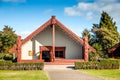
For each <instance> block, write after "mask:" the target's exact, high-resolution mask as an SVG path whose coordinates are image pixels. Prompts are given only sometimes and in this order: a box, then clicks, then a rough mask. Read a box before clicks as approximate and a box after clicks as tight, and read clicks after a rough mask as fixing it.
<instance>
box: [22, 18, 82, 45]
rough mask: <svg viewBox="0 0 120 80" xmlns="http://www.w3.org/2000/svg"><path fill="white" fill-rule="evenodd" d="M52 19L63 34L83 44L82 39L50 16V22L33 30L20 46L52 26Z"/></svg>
mask: <svg viewBox="0 0 120 80" xmlns="http://www.w3.org/2000/svg"><path fill="white" fill-rule="evenodd" d="M52 19H54V20H55V24H56V25H58V26H59V27H60V28H61V29H63V30H64V31H65V32H67V33H68V34H69V35H71V36H72V37H73V38H74V39H75V40H77V41H78V42H80V43H81V44H83V39H81V38H80V37H79V36H77V35H76V34H75V33H73V32H72V31H71V30H70V29H68V28H67V27H66V26H64V25H63V24H62V23H61V22H60V21H58V20H57V19H56V18H55V16H52V18H51V19H50V20H48V21H47V22H46V23H44V24H43V25H42V26H40V27H39V28H38V29H37V30H35V31H34V32H33V33H31V34H30V35H29V36H27V37H26V38H25V39H24V40H23V41H22V44H24V43H26V42H27V41H28V40H30V39H32V38H33V37H34V36H36V35H37V34H38V33H40V32H41V31H43V30H44V29H45V28H46V27H48V26H49V25H51V24H52Z"/></svg>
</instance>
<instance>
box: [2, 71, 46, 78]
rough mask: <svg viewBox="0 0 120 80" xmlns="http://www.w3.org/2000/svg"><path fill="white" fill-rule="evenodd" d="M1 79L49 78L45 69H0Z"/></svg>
mask: <svg viewBox="0 0 120 80" xmlns="http://www.w3.org/2000/svg"><path fill="white" fill-rule="evenodd" d="M0 80H48V77H47V76H46V74H45V72H44V71H40V70H31V71H12V70H0Z"/></svg>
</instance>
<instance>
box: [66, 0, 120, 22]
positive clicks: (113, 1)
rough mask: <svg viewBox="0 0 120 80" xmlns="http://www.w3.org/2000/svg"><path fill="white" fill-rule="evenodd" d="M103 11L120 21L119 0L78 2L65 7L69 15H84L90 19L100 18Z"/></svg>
mask: <svg viewBox="0 0 120 80" xmlns="http://www.w3.org/2000/svg"><path fill="white" fill-rule="evenodd" d="M102 11H106V12H107V13H108V14H109V15H110V16H111V17H112V18H113V19H114V20H115V21H117V22H118V21H120V18H118V17H119V16H120V2H119V0H94V2H78V4H77V5H73V6H71V7H66V8H64V12H65V14H66V15H68V16H83V17H86V19H88V20H92V19H95V18H98V17H99V16H100V14H101V12H102Z"/></svg>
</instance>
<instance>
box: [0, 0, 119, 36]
mask: <svg viewBox="0 0 120 80" xmlns="http://www.w3.org/2000/svg"><path fill="white" fill-rule="evenodd" d="M102 11H106V12H107V13H108V14H109V15H110V16H111V17H112V18H113V19H114V21H116V23H117V27H118V31H119V32H120V18H119V17H120V0H0V30H1V29H3V27H4V25H9V26H11V27H12V28H13V29H14V30H15V31H16V33H17V34H18V35H21V36H22V38H25V37H26V36H27V35H28V34H30V33H31V32H33V31H34V30H36V29H37V28H38V27H39V26H41V25H42V24H44V23H45V22H46V21H47V20H49V19H50V18H51V16H52V15H55V16H56V18H57V19H58V20H59V21H60V22H61V23H63V24H64V25H65V26H66V27H68V28H69V29H71V30H72V31H73V32H75V33H76V34H77V35H79V36H81V32H82V31H83V30H84V29H85V28H87V29H91V28H92V24H93V23H99V21H100V16H101V12H102Z"/></svg>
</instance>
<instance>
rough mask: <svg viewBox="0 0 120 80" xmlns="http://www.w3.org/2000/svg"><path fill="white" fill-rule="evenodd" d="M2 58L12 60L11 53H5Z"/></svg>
mask: <svg viewBox="0 0 120 80" xmlns="http://www.w3.org/2000/svg"><path fill="white" fill-rule="evenodd" d="M3 59H4V60H13V55H11V54H5V55H4V56H3Z"/></svg>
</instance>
